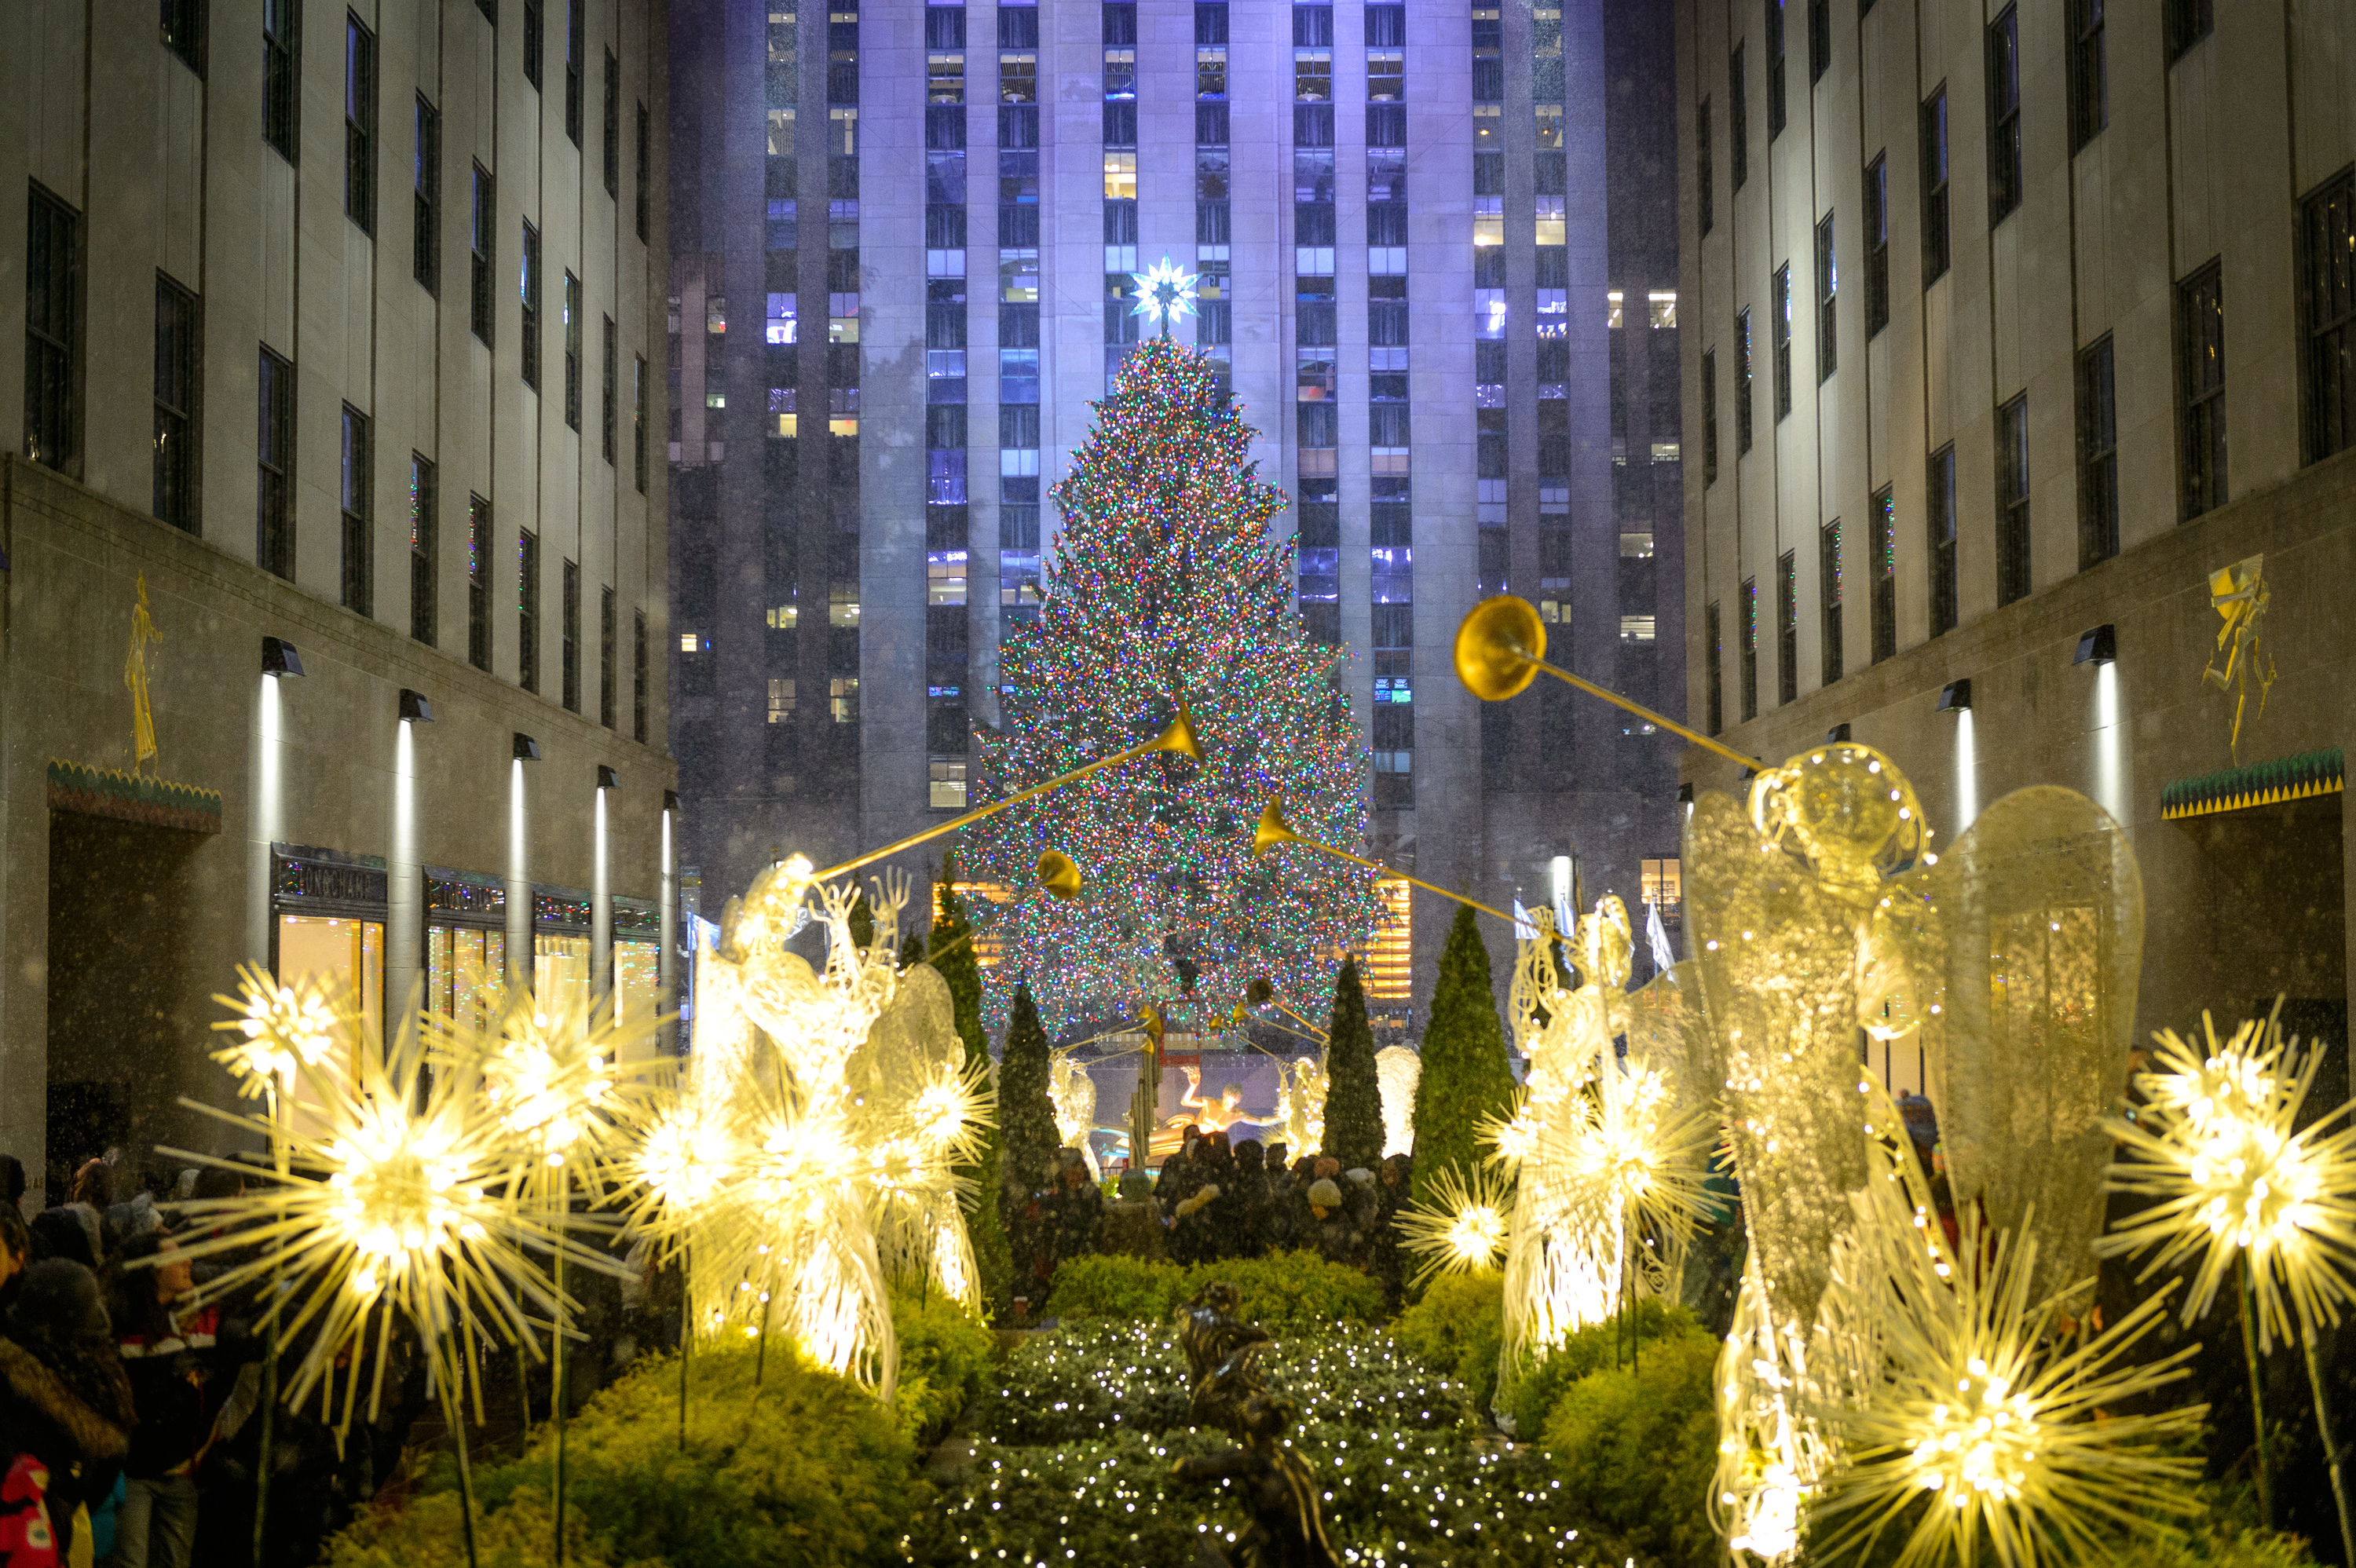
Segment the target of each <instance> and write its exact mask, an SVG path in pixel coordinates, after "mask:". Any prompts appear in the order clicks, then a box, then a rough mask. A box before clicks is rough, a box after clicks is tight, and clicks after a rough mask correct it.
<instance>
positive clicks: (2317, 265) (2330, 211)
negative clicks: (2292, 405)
mask: <svg viewBox="0 0 2356 1568" xmlns="http://www.w3.org/2000/svg"><path fill="white" fill-rule="evenodd" d="M2299 251H2300V255H2299V259H2298V260H2299V309H2300V314H2301V315H2302V316H2303V317H2304V318H2305V323H2306V326H2307V461H2308V462H2309V463H2312V462H2314V461H2316V460H2317V459H2318V458H2323V457H2329V456H2330V455H2331V454H2332V453H2335V452H2340V451H2343V450H2345V449H2346V448H2347V447H2348V446H2350V445H2351V443H2356V175H2351V174H2349V173H2347V172H2345V171H2343V172H2341V173H2340V174H2339V175H2337V176H2333V177H2332V178H2331V179H2330V180H2329V182H2327V183H2326V184H2325V185H2324V187H2323V188H2321V189H2320V190H2318V191H2317V192H2315V193H2314V194H2313V195H2312V196H2309V197H2308V198H2307V200H2306V202H2305V203H2304V204H2303V206H2302V208H2301V211H2300V215H2299Z"/></svg>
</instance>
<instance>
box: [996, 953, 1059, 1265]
mask: <svg viewBox="0 0 2356 1568" xmlns="http://www.w3.org/2000/svg"><path fill="white" fill-rule="evenodd" d="M1047 1078H1048V1047H1047V1031H1046V1030H1045V1029H1044V1028H1042V1027H1040V1023H1039V1009H1038V1008H1037V1006H1036V1005H1034V1004H1033V1002H1032V1000H1031V987H1029V986H1028V985H1017V986H1016V987H1014V1007H1013V1010H1012V1014H1011V1015H1010V1016H1009V1017H1008V1019H1007V1020H1006V1050H1005V1052H1004V1054H1003V1055H1002V1056H1001V1060H1000V1063H999V1069H998V1128H999V1135H1000V1137H1001V1145H1000V1147H1001V1153H1002V1157H1003V1158H1004V1159H1005V1161H1006V1167H1005V1173H1004V1176H1003V1179H1002V1187H1001V1193H1002V1200H1003V1201H1005V1202H1006V1203H1008V1204H1009V1205H1010V1206H1012V1205H1015V1204H1017V1203H1020V1202H1022V1201H1023V1200H1027V1199H1028V1198H1029V1196H1030V1195H1031V1194H1032V1193H1033V1192H1035V1191H1037V1190H1038V1189H1041V1188H1043V1187H1044V1186H1046V1185H1047V1171H1048V1167H1049V1165H1050V1163H1051V1162H1053V1160H1054V1159H1055V1149H1056V1147H1057V1145H1058V1143H1059V1141H1060V1140H1059V1139H1058V1138H1057V1136H1056V1133H1055V1104H1054V1102H1053V1101H1051V1100H1050V1099H1049V1098H1048V1097H1047ZM1005 1218H1006V1220H1007V1228H1006V1229H1007V1234H1008V1236H1009V1237H1010V1238H1012V1239H1014V1240H1016V1241H1017V1242H1019V1241H1020V1240H1021V1239H1022V1238H1021V1235H1020V1232H1018V1230H1017V1228H1016V1226H1015V1224H1014V1221H1015V1219H1016V1218H1017V1216H1016V1215H1014V1214H1012V1213H1010V1214H1008V1215H1006V1216H1005ZM1022 1254H1023V1249H1022V1248H1021V1247H1019V1246H1018V1247H1017V1249H1016V1256H1018V1257H1020V1256H1021V1255H1022Z"/></svg>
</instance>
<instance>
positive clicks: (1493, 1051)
mask: <svg viewBox="0 0 2356 1568" xmlns="http://www.w3.org/2000/svg"><path fill="white" fill-rule="evenodd" d="M1513 1106H1514V1070H1513V1068H1512V1067H1511V1066H1510V1065H1509V1064H1508V1063H1507V1061H1506V1060H1505V1029H1504V1027H1503V1026H1502V1025H1500V1024H1499V1023H1498V1022H1497V993H1496V990H1495V988H1494V987H1492V986H1491V984H1490V981H1489V948H1488V944H1486V943H1484V942H1483V941H1482V940H1481V929H1480V927H1479V925H1478V924H1476V923H1474V921H1473V918H1472V911H1471V910H1470V909H1465V908H1460V909H1458V910H1457V912H1456V923H1455V924H1453V925H1451V926H1450V927H1449V928H1448V944H1447V945H1446V946H1445V947H1443V948H1441V949H1440V978H1439V981H1438V982H1437V983H1436V984H1435V985H1434V986H1433V987H1432V990H1431V1019H1430V1023H1428V1024H1427V1025H1426V1026H1425V1027H1424V1031H1423V1074H1422V1076H1421V1077H1420V1078H1419V1079H1418V1080H1417V1081H1416V1086H1415V1200H1416V1201H1417V1202H1419V1203H1420V1202H1424V1201H1427V1200H1430V1198H1431V1196H1432V1193H1433V1191H1434V1189H1435V1184H1436V1183H1437V1182H1438V1181H1439V1179H1440V1175H1441V1173H1442V1172H1445V1171H1447V1170H1450V1169H1453V1170H1455V1171H1456V1173H1457V1174H1458V1176H1459V1177H1461V1178H1462V1179H1466V1180H1470V1179H1472V1173H1473V1172H1474V1171H1475V1170H1477V1169H1479V1168H1480V1167H1481V1165H1482V1163H1483V1160H1484V1159H1485V1158H1486V1157H1487V1150H1486V1149H1484V1148H1483V1145H1482V1138H1481V1131H1480V1129H1481V1124H1482V1123H1483V1121H1485V1120H1487V1119H1488V1118H1489V1117H1490V1116H1493V1115H1505V1114H1507V1113H1508V1112H1510V1111H1511V1110H1512V1109H1513Z"/></svg>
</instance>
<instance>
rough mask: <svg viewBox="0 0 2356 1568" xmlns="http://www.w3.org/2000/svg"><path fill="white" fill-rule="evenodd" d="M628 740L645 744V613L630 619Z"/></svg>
mask: <svg viewBox="0 0 2356 1568" xmlns="http://www.w3.org/2000/svg"><path fill="white" fill-rule="evenodd" d="M630 739H631V740H633V741H637V743H638V744H639V745H641V746H643V745H645V744H646V743H647V613H646V612H645V611H644V610H640V611H638V612H637V613H635V614H634V615H633V616H632V617H631V619H630Z"/></svg>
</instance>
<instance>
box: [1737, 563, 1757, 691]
mask: <svg viewBox="0 0 2356 1568" xmlns="http://www.w3.org/2000/svg"><path fill="white" fill-rule="evenodd" d="M1735 613H1736V614H1737V615H1738V616H1740V621H1741V624H1740V625H1738V626H1737V627H1736V628H1735V648H1734V656H1735V663H1736V667H1737V668H1738V669H1739V670H1740V672H1741V673H1740V680H1741V683H1742V691H1741V698H1742V721H1743V722H1744V723H1746V724H1747V723H1749V722H1750V721H1751V720H1753V719H1756V718H1758V717H1759V580H1758V579H1757V578H1755V577H1746V578H1744V579H1743V580H1742V598H1741V600H1740V602H1739V603H1737V604H1736V605H1735Z"/></svg>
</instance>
